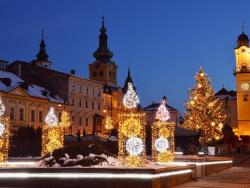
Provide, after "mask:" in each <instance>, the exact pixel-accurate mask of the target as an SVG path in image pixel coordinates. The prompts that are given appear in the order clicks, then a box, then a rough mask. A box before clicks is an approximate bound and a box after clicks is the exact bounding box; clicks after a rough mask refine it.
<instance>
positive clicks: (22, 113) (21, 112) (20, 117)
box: [19, 108, 24, 121]
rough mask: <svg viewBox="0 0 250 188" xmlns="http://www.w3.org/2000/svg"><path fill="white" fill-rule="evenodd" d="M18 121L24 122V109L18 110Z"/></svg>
mask: <svg viewBox="0 0 250 188" xmlns="http://www.w3.org/2000/svg"><path fill="white" fill-rule="evenodd" d="M19 120H20V121H23V120H24V109H23V108H20V110H19Z"/></svg>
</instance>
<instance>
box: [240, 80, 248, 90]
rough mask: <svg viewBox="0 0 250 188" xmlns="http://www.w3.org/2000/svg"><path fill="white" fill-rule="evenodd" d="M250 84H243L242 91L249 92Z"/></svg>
mask: <svg viewBox="0 0 250 188" xmlns="http://www.w3.org/2000/svg"><path fill="white" fill-rule="evenodd" d="M249 87H250V86H249V83H247V82H243V83H242V84H241V85H240V88H241V89H242V90H244V91H247V90H249Z"/></svg>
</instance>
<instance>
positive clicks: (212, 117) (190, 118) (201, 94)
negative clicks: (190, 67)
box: [184, 68, 225, 146]
mask: <svg viewBox="0 0 250 188" xmlns="http://www.w3.org/2000/svg"><path fill="white" fill-rule="evenodd" d="M195 81H196V84H195V86H194V87H193V88H192V89H190V90H189V95H190V96H189V99H188V101H187V103H186V105H185V107H186V112H185V114H184V127H185V128H188V129H192V130H196V131H199V132H200V140H199V141H200V144H202V145H203V146H204V145H208V144H211V143H213V142H214V141H216V140H220V139H221V138H222V128H223V124H224V121H225V115H224V113H223V110H222V107H221V103H220V101H219V99H217V98H216V97H215V92H214V89H213V88H212V86H211V82H210V80H209V79H208V77H207V75H206V73H205V72H204V71H203V70H202V68H200V70H199V71H198V72H197V73H196V75H195Z"/></svg>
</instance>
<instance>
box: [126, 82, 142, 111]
mask: <svg viewBox="0 0 250 188" xmlns="http://www.w3.org/2000/svg"><path fill="white" fill-rule="evenodd" d="M139 102H140V100H139V97H138V96H137V94H136V92H135V90H134V89H133V84H132V83H130V82H128V90H127V93H126V94H125V95H124V98H123V105H124V106H125V107H126V108H128V109H132V108H136V107H137V105H138V104H139Z"/></svg>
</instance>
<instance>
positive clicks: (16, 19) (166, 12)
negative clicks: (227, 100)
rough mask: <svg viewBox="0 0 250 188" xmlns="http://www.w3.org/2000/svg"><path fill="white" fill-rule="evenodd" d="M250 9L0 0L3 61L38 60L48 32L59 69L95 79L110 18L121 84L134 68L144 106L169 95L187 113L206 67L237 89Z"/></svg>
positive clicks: (241, 4)
mask: <svg viewBox="0 0 250 188" xmlns="http://www.w3.org/2000/svg"><path fill="white" fill-rule="evenodd" d="M249 10H250V1H247V0H246V1H243V0H239V1H229V0H220V1H218V0H214V1H212V0H207V1H205V0H194V1H191V0H182V1H167V0H162V1H153V0H152V1H145V0H144V1H142V0H141V1H139V0H136V1H135V0H131V1H128V0H126V1H119V0H112V1H111V0H102V1H101V0H100V1H96V0H74V1H70V0H68V1H63V0H60V1H59V0H57V1H56V0H54V1H51V0H41V1H34V0H23V1H19V0H15V1H14V0H0V24H1V25H0V26H1V27H0V59H3V60H7V61H14V60H25V61H31V60H32V59H34V58H35V55H36V54H37V52H38V47H39V43H40V39H41V29H44V31H45V42H46V44H47V52H48V54H49V59H50V60H51V61H52V62H53V68H55V69H57V70H60V71H64V72H69V71H70V69H76V70H77V74H78V75H80V76H83V77H85V78H88V64H89V63H91V62H93V61H94V58H93V56H92V53H93V52H94V51H95V50H96V48H97V46H98V35H99V29H100V26H101V17H102V16H105V25H106V28H107V32H108V36H109V40H108V45H109V48H110V50H111V51H112V52H113V53H114V57H113V60H114V61H115V62H116V63H117V65H118V66H119V69H118V82H119V85H121V86H123V83H124V81H125V78H126V74H127V68H128V67H130V69H131V74H132V77H133V79H134V82H135V84H136V87H137V91H138V94H139V96H140V98H141V104H142V105H143V106H147V105H149V104H151V103H152V101H153V100H154V101H159V100H160V99H161V98H162V96H163V95H166V96H167V97H168V102H169V104H170V105H172V106H174V107H176V108H178V109H179V110H180V111H181V112H182V111H183V109H184V107H183V105H184V101H185V100H186V98H187V90H188V88H190V87H192V86H193V85H194V74H195V72H196V71H197V70H198V69H199V67H200V66H202V67H203V68H204V70H205V71H206V72H207V73H208V75H209V77H210V78H211V80H212V84H213V86H214V88H215V90H216V91H217V90H218V89H220V88H221V87H222V86H223V84H224V85H225V87H226V88H227V89H235V79H234V76H233V68H234V64H235V59H234V51H233V50H234V47H236V40H237V37H238V35H239V34H240V33H241V23H242V21H244V23H245V24H244V25H245V32H246V33H249V35H250V11H249Z"/></svg>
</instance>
